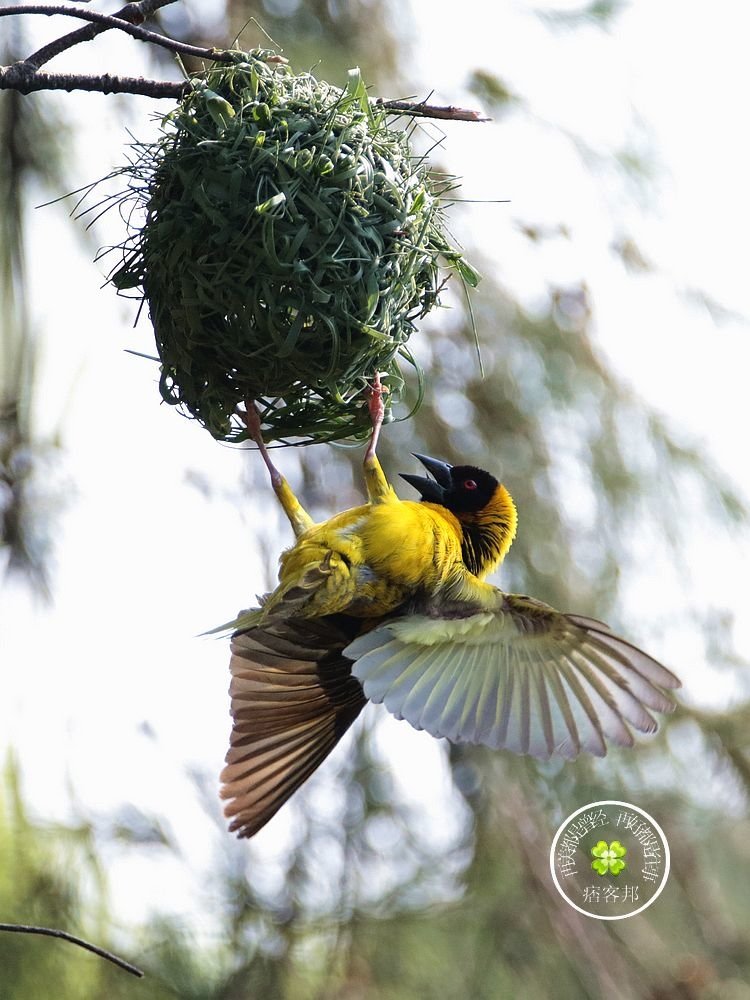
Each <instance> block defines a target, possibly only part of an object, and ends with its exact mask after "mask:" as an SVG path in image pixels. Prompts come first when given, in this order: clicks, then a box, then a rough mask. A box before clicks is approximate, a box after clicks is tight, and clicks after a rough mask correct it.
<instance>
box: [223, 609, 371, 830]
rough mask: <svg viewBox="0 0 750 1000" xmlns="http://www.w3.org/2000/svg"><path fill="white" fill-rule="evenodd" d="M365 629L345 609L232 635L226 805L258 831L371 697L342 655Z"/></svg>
mask: <svg viewBox="0 0 750 1000" xmlns="http://www.w3.org/2000/svg"><path fill="white" fill-rule="evenodd" d="M360 629H361V623H360V622H357V621H355V620H354V619H349V618H346V617H345V616H343V615H339V616H335V617H333V616H332V617H329V618H322V619H317V620H315V621H308V620H304V619H297V620H291V621H289V620H285V621H279V620H278V619H275V620H270V621H266V622H265V623H264V624H262V625H261V624H259V625H256V626H255V627H252V628H250V629H248V630H247V631H244V632H240V633H237V634H235V635H234V637H233V639H232V659H231V664H230V668H231V671H232V683H231V687H230V689H229V692H230V695H231V698H232V708H231V712H232V719H233V726H232V735H231V741H230V748H229V752H228V753H227V757H226V767H225V768H224V770H223V771H222V773H221V782H222V789H221V797H222V798H223V799H228V800H229V801H228V802H227V805H226V807H225V809H224V813H225V815H226V816H227V817H230V818H231V820H232V822H231V825H230V827H229V829H230V830H231V831H236V832H237V835H238V836H239V837H252V836H253V834H255V833H257V832H258V830H260V829H261V827H262V826H264V825H265V824H266V823H267V822H268V821H269V820H270V819H271V817H272V816H273V815H274V814H275V813H276V812H277V811H278V809H280V808H281V806H282V805H283V804H284V803H285V802H286V801H287V799H288V798H289V797H290V796H291V795H292V794H293V793H294V792H295V791H296V790H297V789H298V788H299V786H300V785H301V784H302V783H303V782H304V781H305V780H306V779H307V778H308V777H309V776H310V775H311V774H312V772H313V771H314V770H315V769H316V768H317V767H318V766H319V765H320V764H321V762H322V761H323V760H324V759H325V758H326V757H327V756H328V754H329V753H330V752H331V750H332V749H333V748H334V746H335V745H336V744H337V743H338V741H339V739H340V738H341V737H342V736H343V734H344V733H345V732H346V730H347V729H348V728H349V726H350V725H351V724H352V722H354V720H355V719H356V717H357V716H358V715H359V713H360V712H361V710H362V707H363V706H364V704H365V701H366V699H365V696H364V694H363V693H362V688H361V686H360V684H359V681H357V680H356V679H355V678H354V677H352V675H351V660H349V659H348V658H347V657H345V656H343V655H342V652H341V651H342V650H343V648H344V647H345V646H346V645H348V644H349V643H350V642H351V640H352V639H353V638H354V636H355V635H356V633H357V632H358V631H359V630H360Z"/></svg>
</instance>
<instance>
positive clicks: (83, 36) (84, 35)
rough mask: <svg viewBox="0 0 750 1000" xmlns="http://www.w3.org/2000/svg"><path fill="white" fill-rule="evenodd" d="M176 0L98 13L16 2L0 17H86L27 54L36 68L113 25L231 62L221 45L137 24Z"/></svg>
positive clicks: (174, 47)
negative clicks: (83, 24) (74, 27)
mask: <svg viewBox="0 0 750 1000" xmlns="http://www.w3.org/2000/svg"><path fill="white" fill-rule="evenodd" d="M175 2H176V0H139V2H137V3H128V4H126V5H125V6H124V7H123V8H122V9H121V10H118V11H117V12H116V13H115V14H100V13H99V12H98V11H96V10H87V9H85V8H81V7H67V6H64V5H63V6H56V5H54V4H23V5H21V4H17V5H15V6H10V7H3V8H0V17H6V16H9V15H11V14H43V15H45V16H47V17H52V16H53V15H55V14H63V15H65V16H67V17H77V18H79V19H80V20H82V21H89V22H90V24H89V26H88V27H86V28H80V29H79V30H78V31H72V32H71V33H70V34H68V35H63V36H62V37H61V38H57V39H55V41H54V42H50V43H49V45H45V46H44V47H43V48H41V49H39V50H38V51H37V52H34V53H32V54H31V55H30V56H28V57H27V58H26V59H25V60H24V62H26V63H28V64H29V65H31V66H33V67H34V68H35V69H39V67H40V66H43V65H44V63H46V62H49V60H50V59H52V58H54V57H55V56H57V55H59V54H60V53H61V52H65V51H66V50H67V49H70V48H72V47H73V46H74V45H78V44H79V42H90V41H91V40H92V39H93V38H96V36H97V35H100V34H101V33H102V32H103V31H109V30H110V29H111V28H117V29H119V30H120V31H124V32H125V33H126V34H128V35H132V37H133V38H137V39H138V41H141V42H151V43H152V44H154V45H160V46H161V47H162V48H165V49H169V50H170V51H172V52H181V53H183V54H184V55H189V56H197V57H198V58H200V59H213V60H215V61H218V62H231V60H232V56H231V54H230V53H228V52H226V51H223V50H221V49H206V48H203V47H201V46H198V45H188V44H187V43H186V42H178V41H175V40H174V39H172V38H167V37H166V35H160V34H158V33H157V32H155V31H149V30H148V29H146V28H141V27H139V26H140V25H141V24H142V23H143V21H145V20H146V19H147V18H148V17H150V16H151V15H152V14H153V13H154V12H155V11H157V10H159V8H161V7H166V6H167V5H168V4H171V3H175Z"/></svg>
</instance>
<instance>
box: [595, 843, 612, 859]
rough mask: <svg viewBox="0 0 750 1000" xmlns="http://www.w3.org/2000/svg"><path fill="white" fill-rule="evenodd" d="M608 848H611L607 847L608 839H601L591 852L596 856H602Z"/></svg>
mask: <svg viewBox="0 0 750 1000" xmlns="http://www.w3.org/2000/svg"><path fill="white" fill-rule="evenodd" d="M607 850H609V848H608V847H607V841H606V840H600V841H599V843H598V844H597V845H596V846H595V847H592V848H591V854H592V855H593V857H595V858H600V857H601V856H602V855H603V854H604V852H605V851H607Z"/></svg>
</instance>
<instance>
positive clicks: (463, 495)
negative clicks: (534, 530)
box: [401, 454, 498, 514]
mask: <svg viewBox="0 0 750 1000" xmlns="http://www.w3.org/2000/svg"><path fill="white" fill-rule="evenodd" d="M414 457H415V458H418V459H419V461H420V462H421V463H422V465H423V466H424V467H425V469H427V471H428V472H429V473H430V474H431V475H432V476H433V478H432V479H428V478H427V477H426V476H410V475H407V474H404V473H401V478H402V479H405V480H406V482H407V483H409V484H410V485H411V486H413V487H414V488H415V489H416V490H417V491H418V492H419V494H420V496H421V497H422V499H423V500H425V501H427V502H428V503H439V504H441V505H442V506H443V507H447V509H448V510H450V511H452V512H453V513H454V514H471V513H475V512H476V511H480V510H482V509H483V508H484V507H486V506H487V504H488V503H489V502H490V500H491V499H492V498H493V496H494V494H495V491H496V490H497V487H498V481H497V479H495V477H494V476H491V475H490V474H489V472H485V471H484V470H483V469H478V468H477V467H476V466H474V465H448V464H447V463H446V462H441V461H439V460H438V459H436V458H429V457H428V456H427V455H416V454H415V456H414Z"/></svg>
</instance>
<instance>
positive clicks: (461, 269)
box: [453, 257, 482, 288]
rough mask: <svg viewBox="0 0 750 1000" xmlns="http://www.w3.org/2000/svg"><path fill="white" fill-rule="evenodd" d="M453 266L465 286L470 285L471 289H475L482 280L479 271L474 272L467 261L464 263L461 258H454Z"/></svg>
mask: <svg viewBox="0 0 750 1000" xmlns="http://www.w3.org/2000/svg"><path fill="white" fill-rule="evenodd" d="M453 266H454V267H455V269H456V270H457V271H458V273H459V274H460V275H461V277H462V278H463V280H464V281H465V282H466V284H467V285H471V287H472V288H476V287H477V285H478V284H479V282H480V281H481V280H482V275H481V274H480V273H479V271H476V270H475V269H474V268H473V267H472V266H471V264H469V263H468V261H465V260H464V259H463V258H462V257H456V259H455V260H454V261H453Z"/></svg>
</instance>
